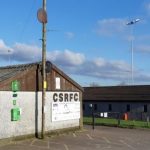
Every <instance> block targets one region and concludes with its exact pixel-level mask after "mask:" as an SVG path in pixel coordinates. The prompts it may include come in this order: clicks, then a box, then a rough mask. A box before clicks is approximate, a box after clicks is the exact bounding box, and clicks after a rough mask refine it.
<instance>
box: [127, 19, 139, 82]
mask: <svg viewBox="0 0 150 150" xmlns="http://www.w3.org/2000/svg"><path fill="white" fill-rule="evenodd" d="M139 21H140V19H135V20H132V21H130V22H128V23H127V24H126V25H134V24H136V23H137V22H139ZM133 40H134V39H133V28H131V84H132V85H134V68H133Z"/></svg>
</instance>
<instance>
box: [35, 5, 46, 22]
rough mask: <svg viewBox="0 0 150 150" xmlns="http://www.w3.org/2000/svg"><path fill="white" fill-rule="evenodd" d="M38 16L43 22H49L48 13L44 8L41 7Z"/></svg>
mask: <svg viewBox="0 0 150 150" xmlns="http://www.w3.org/2000/svg"><path fill="white" fill-rule="evenodd" d="M37 18H38V20H39V22H41V23H47V13H46V11H45V10H44V9H43V8H40V9H39V10H38V12H37Z"/></svg>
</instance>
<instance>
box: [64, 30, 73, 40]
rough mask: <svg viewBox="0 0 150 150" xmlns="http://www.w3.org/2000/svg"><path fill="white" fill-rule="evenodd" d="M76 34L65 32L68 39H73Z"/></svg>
mask: <svg viewBox="0 0 150 150" xmlns="http://www.w3.org/2000/svg"><path fill="white" fill-rule="evenodd" d="M74 36H75V34H74V33H73V32H65V37H66V38H68V39H73V38H74Z"/></svg>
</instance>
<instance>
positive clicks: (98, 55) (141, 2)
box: [0, 0, 150, 86]
mask: <svg viewBox="0 0 150 150" xmlns="http://www.w3.org/2000/svg"><path fill="white" fill-rule="evenodd" d="M0 2H1V4H0V18H1V21H0V66H8V65H14V64H24V63H31V62H37V61H41V58H42V48H41V45H42V41H41V37H42V24H41V23H40V22H39V21H38V19H37V10H38V9H39V8H41V7H42V0H11V1H10V0H0ZM46 6H47V16H48V23H47V25H46V28H47V35H46V42H47V46H46V56H47V60H49V61H51V62H52V63H54V64H55V65H56V66H57V67H59V68H60V69H61V70H62V71H63V72H65V73H66V74H67V75H69V76H70V77H71V78H72V79H74V80H75V81H76V82H78V83H79V84H80V85H81V86H94V85H95V86H114V85H133V84H134V85H148V84H150V66H149V65H150V59H149V58H150V42H149V41H150V0H132V1H131V0H47V5H46ZM135 19H140V21H139V22H137V23H135V24H133V25H126V24H127V23H128V22H130V21H132V20H135ZM131 41H133V58H132V46H131V43H132V42H131ZM132 61H133V69H132V65H131V64H132V63H131V62H132ZM132 73H133V79H132Z"/></svg>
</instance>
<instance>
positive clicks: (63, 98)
mask: <svg viewBox="0 0 150 150" xmlns="http://www.w3.org/2000/svg"><path fill="white" fill-rule="evenodd" d="M53 102H79V92H54V93H53Z"/></svg>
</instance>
